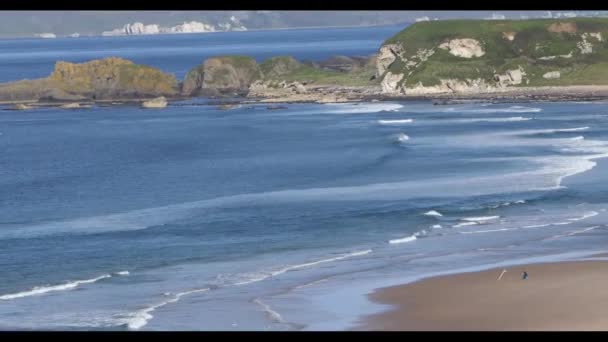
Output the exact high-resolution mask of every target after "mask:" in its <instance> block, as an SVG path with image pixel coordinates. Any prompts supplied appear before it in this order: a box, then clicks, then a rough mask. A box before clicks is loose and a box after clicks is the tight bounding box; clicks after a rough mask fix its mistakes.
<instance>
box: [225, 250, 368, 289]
mask: <svg viewBox="0 0 608 342" xmlns="http://www.w3.org/2000/svg"><path fill="white" fill-rule="evenodd" d="M371 252H372V250H371V249H367V250H364V251H358V252H353V253H348V254H344V255H341V256H338V257H334V258H327V259H321V260H317V261H312V262H308V263H304V264H298V265H291V266H287V267H284V268H281V269H279V270H276V271H271V272H267V273H262V274H261V275H259V276H258V277H256V278H253V279H248V280H245V281H241V282H237V283H234V285H237V286H238V285H245V284H251V283H255V282H258V281H262V280H264V279H267V278H269V277H275V276H278V275H280V274H283V273H285V272H288V271H292V270H297V269H300V268H306V267H310V266H315V265H319V264H324V263H328V262H332V261H338V260H343V259H347V258H352V257H356V256H361V255H366V254H369V253H371Z"/></svg>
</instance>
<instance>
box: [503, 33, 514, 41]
mask: <svg viewBox="0 0 608 342" xmlns="http://www.w3.org/2000/svg"><path fill="white" fill-rule="evenodd" d="M516 34H517V33H515V32H503V33H502V37H503V38H504V39H506V40H508V41H510V42H512V41H513V40H515V35H516Z"/></svg>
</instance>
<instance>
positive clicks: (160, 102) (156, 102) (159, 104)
mask: <svg viewBox="0 0 608 342" xmlns="http://www.w3.org/2000/svg"><path fill="white" fill-rule="evenodd" d="M141 106H142V107H143V108H165V107H167V99H166V98H165V97H164V96H161V97H157V98H155V99H152V100H148V101H144V102H143V103H142V104H141Z"/></svg>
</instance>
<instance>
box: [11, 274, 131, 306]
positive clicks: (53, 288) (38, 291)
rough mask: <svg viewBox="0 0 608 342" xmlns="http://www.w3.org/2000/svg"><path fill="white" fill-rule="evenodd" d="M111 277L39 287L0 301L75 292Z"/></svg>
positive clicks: (104, 275)
mask: <svg viewBox="0 0 608 342" xmlns="http://www.w3.org/2000/svg"><path fill="white" fill-rule="evenodd" d="M125 272H126V273H125ZM116 274H117V275H128V274H129V272H128V271H121V272H118V273H116ZM111 277H112V275H110V274H103V275H100V276H99V277H96V278H92V279H85V280H76V281H72V282H68V283H65V284H60V285H51V286H37V287H34V288H32V289H31V290H29V291H23V292H17V293H11V294H5V295H2V296H0V300H11V299H17V298H23V297H30V296H37V295H41V294H45V293H48V292H55V291H67V290H73V289H75V288H77V287H78V286H80V285H83V284H92V283H95V282H97V281H99V280H102V279H106V278H111Z"/></svg>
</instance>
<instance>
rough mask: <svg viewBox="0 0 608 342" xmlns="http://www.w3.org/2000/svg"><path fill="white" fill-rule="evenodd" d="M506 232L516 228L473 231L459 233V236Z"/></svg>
mask: <svg viewBox="0 0 608 342" xmlns="http://www.w3.org/2000/svg"><path fill="white" fill-rule="evenodd" d="M507 230H517V228H500V229H489V230H475V231H471V232H460V233H461V234H481V233H493V232H504V231H507Z"/></svg>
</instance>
